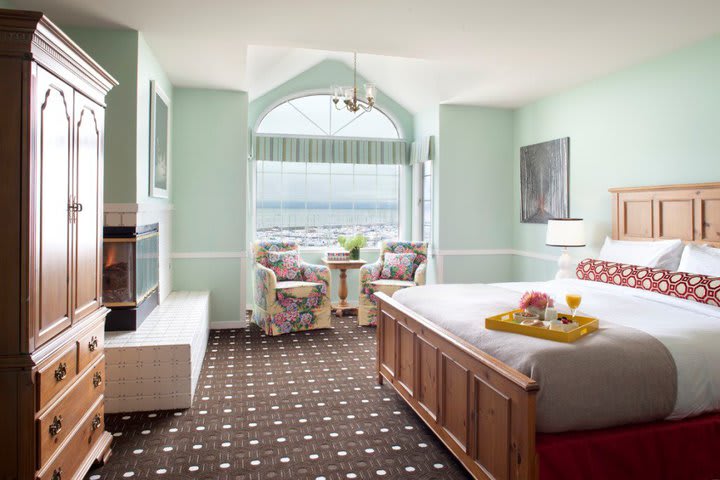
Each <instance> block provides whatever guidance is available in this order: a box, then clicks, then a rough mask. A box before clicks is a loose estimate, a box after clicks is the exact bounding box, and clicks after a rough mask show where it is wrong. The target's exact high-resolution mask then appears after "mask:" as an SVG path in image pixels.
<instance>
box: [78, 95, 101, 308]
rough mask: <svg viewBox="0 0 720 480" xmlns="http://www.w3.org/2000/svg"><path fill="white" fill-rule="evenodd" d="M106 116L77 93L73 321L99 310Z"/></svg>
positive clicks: (92, 103)
mask: <svg viewBox="0 0 720 480" xmlns="http://www.w3.org/2000/svg"><path fill="white" fill-rule="evenodd" d="M103 113H104V110H103V108H102V107H100V106H99V105H97V104H96V103H94V102H92V101H91V100H89V99H87V98H85V97H84V96H82V95H80V94H79V93H77V92H76V93H75V164H74V175H73V180H74V191H75V194H74V197H75V205H74V210H75V211H76V214H75V215H76V221H75V223H74V228H75V235H74V236H75V252H74V268H73V272H74V282H73V284H74V298H73V307H74V312H73V320H76V319H80V318H82V317H84V316H85V315H87V314H89V313H91V312H93V311H94V310H96V309H98V308H99V307H100V296H101V290H100V289H101V286H100V278H101V274H100V268H101V267H100V265H101V257H102V250H101V249H102V244H101V243H100V238H101V230H102V211H101V205H102V198H100V195H101V193H100V192H102V190H101V189H99V188H98V186H99V185H100V183H101V182H102V177H101V176H102V162H103V158H102V151H103V145H102V128H103V127H102V126H103V124H104V120H103Z"/></svg>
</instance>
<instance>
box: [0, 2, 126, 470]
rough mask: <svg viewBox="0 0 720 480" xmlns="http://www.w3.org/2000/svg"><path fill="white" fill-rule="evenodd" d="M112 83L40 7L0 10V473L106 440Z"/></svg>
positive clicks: (85, 462) (87, 457) (58, 460)
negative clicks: (106, 143) (106, 141)
mask: <svg viewBox="0 0 720 480" xmlns="http://www.w3.org/2000/svg"><path fill="white" fill-rule="evenodd" d="M114 85H117V82H116V81H115V80H114V79H113V78H112V77H111V76H110V75H109V74H108V73H107V72H105V71H104V70H103V69H102V68H101V67H100V66H99V65H98V64H97V63H95V61H93V60H92V59H91V58H90V57H89V56H88V55H87V54H86V53H85V52H83V51H82V50H81V49H80V48H79V47H78V46H77V45H75V44H74V43H73V42H72V41H71V40H70V39H69V38H68V37H67V36H66V35H65V34H63V33H62V31H61V30H60V29H58V28H57V27H56V26H55V25H54V24H53V23H52V22H50V21H49V20H48V19H47V18H46V17H45V16H43V15H42V14H41V13H38V12H25V11H18V10H0V210H1V211H2V228H1V231H2V233H1V234H0V406H1V407H2V411H1V412H0V479H22V480H25V479H35V478H37V479H43V480H66V479H76V478H82V477H83V475H84V474H85V472H87V470H88V469H89V468H90V466H91V465H92V464H93V462H95V461H98V460H99V461H102V460H104V459H105V458H106V457H107V455H108V454H109V452H110V441H111V438H112V437H111V435H110V434H109V433H107V432H106V431H105V428H104V426H105V424H104V419H103V390H104V380H105V366H104V355H103V332H104V324H105V316H106V315H107V313H108V310H107V309H106V308H105V307H103V305H102V298H101V294H102V292H101V287H102V222H103V192H102V185H103V137H104V116H105V103H104V101H105V95H106V94H107V93H108V91H110V89H111V88H112V87H113V86H114Z"/></svg>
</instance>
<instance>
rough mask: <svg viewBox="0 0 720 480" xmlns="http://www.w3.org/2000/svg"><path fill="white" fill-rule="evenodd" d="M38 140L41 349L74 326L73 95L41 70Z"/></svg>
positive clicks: (35, 307) (36, 301) (35, 305)
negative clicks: (71, 210) (70, 280)
mask: <svg viewBox="0 0 720 480" xmlns="http://www.w3.org/2000/svg"><path fill="white" fill-rule="evenodd" d="M34 93H35V99H34V103H33V105H34V109H35V110H36V115H35V117H34V118H35V124H34V136H35V149H36V156H37V162H36V163H35V165H34V171H33V180H34V181H35V183H36V186H37V188H36V190H35V192H36V194H35V197H34V199H33V201H34V206H33V209H32V211H33V216H34V239H35V248H34V252H33V261H34V263H35V268H34V269H33V271H34V274H35V278H34V284H35V288H34V289H33V290H31V291H32V292H33V293H32V296H33V297H34V298H33V300H32V302H31V316H32V318H34V323H35V332H36V342H35V346H36V347H37V346H38V345H41V344H42V343H45V342H46V341H48V340H49V339H51V338H52V337H54V336H55V335H57V334H58V333H60V332H61V331H63V330H64V329H66V328H67V327H69V326H70V323H71V320H70V316H71V309H72V308H71V292H70V285H69V279H70V276H71V244H72V238H71V224H70V215H71V212H70V211H69V204H70V199H71V196H72V191H71V182H70V175H71V168H72V130H73V128H72V127H73V90H72V88H70V87H69V86H68V85H67V84H65V83H63V82H62V81H60V80H59V79H58V78H56V77H55V76H53V75H52V74H50V73H49V72H47V71H46V70H43V69H42V68H38V69H37V77H36V88H35V91H34Z"/></svg>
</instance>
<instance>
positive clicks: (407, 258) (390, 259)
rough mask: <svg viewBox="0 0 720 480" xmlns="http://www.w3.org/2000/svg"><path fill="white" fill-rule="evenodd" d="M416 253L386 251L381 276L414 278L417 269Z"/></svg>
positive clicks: (402, 278)
mask: <svg viewBox="0 0 720 480" xmlns="http://www.w3.org/2000/svg"><path fill="white" fill-rule="evenodd" d="M415 257H417V255H416V254H414V253H411V252H409V253H389V252H388V253H386V254H385V255H384V257H383V268H382V271H381V272H380V278H382V279H387V280H412V278H413V273H414V270H415V268H414V267H415V263H414V262H415Z"/></svg>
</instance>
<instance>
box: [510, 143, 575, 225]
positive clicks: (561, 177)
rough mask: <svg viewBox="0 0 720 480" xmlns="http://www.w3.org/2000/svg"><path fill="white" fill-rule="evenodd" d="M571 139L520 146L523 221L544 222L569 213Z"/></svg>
mask: <svg viewBox="0 0 720 480" xmlns="http://www.w3.org/2000/svg"><path fill="white" fill-rule="evenodd" d="M569 153H570V138H569V137H565V138H559V139H557V140H550V141H549V142H543V143H537V144H535V145H528V146H525V147H521V148H520V197H521V198H520V203H521V221H522V223H547V221H548V220H550V219H551V218H567V217H569V216H570V205H569V198H568V196H569V195H568V157H569Z"/></svg>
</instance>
